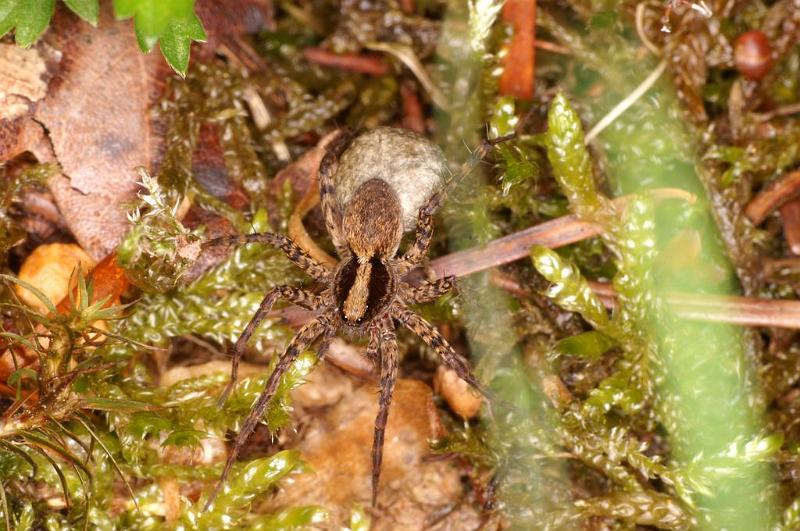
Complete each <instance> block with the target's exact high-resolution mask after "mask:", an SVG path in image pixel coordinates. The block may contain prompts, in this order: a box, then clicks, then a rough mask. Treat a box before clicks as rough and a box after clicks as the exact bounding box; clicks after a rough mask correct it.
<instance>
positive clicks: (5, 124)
mask: <svg viewBox="0 0 800 531" xmlns="http://www.w3.org/2000/svg"><path fill="white" fill-rule="evenodd" d="M104 7H105V9H103V10H102V13H101V17H100V22H99V24H98V28H92V27H91V26H90V25H88V24H86V23H85V22H82V21H80V20H79V19H78V18H77V17H76V16H75V15H73V14H72V13H70V12H69V11H68V10H66V9H64V8H62V7H59V9H57V10H56V14H55V16H54V20H53V24H52V28H53V29H51V30H50V31H48V32H47V33H46V34H45V36H44V38H43V39H42V40H41V41H40V42H39V43H38V44H37V46H36V47H34V48H32V49H30V50H22V49H19V48H17V47H16V46H14V45H3V46H2V47H0V72H3V76H4V77H0V109H2V111H0V162H4V161H8V160H10V159H12V158H14V157H16V156H18V155H20V154H21V153H24V152H26V151H27V152H31V153H33V154H34V156H36V158H37V159H38V160H39V162H45V161H47V162H49V161H53V160H55V161H57V162H58V163H59V164H60V165H61V168H62V170H63V173H62V174H60V175H57V176H55V177H54V178H52V179H51V182H50V189H51V191H52V193H53V196H54V197H55V200H56V203H57V205H58V207H59V209H60V210H61V212H62V214H63V216H64V219H65V221H66V223H67V225H68V227H69V229H70V230H71V231H72V233H73V235H74V236H75V238H76V240H77V241H78V243H79V244H80V245H81V246H82V247H83V248H84V249H86V250H87V251H88V252H89V254H90V255H91V256H92V257H93V258H94V259H96V260H99V259H100V258H102V257H104V256H106V255H107V254H108V253H110V252H111V251H112V250H113V249H114V248H115V247H116V245H117V244H118V243H119V241H120V239H121V238H122V237H123V236H124V234H125V233H126V231H127V230H128V220H127V215H126V214H127V210H128V209H129V208H130V205H131V203H132V202H133V201H134V200H135V198H136V192H137V188H138V187H137V181H138V175H137V173H136V171H135V169H136V168H137V167H138V166H144V167H145V168H147V169H148V170H150V171H151V172H155V170H156V169H157V166H158V163H159V158H160V156H161V153H162V152H163V150H164V145H163V127H162V124H159V123H156V122H155V121H154V119H153V118H152V113H151V110H152V109H153V106H154V105H155V103H156V102H157V101H158V100H159V98H161V96H162V95H163V91H164V80H165V79H166V77H167V76H169V75H171V73H170V71H169V69H168V67H167V66H166V63H165V62H164V60H163V58H161V57H160V55H159V54H158V53H150V54H142V53H141V51H140V50H139V48H138V45H137V42H136V37H135V33H134V31H133V27H132V23H131V21H126V22H121V21H116V20H114V17H113V15H112V13H111V8H110V5H109V4H104ZM197 9H198V12H199V13H200V16H201V18H202V20H203V22H204V24H206V27H207V30H208V36H209V41H210V42H209V44H207V45H206V46H205V47H195V52H197V53H196V54H195V57H193V60H195V59H197V58H201V59H202V58H205V59H207V60H211V59H212V58H213V57H214V52H215V50H216V48H217V46H222V45H223V44H224V43H226V42H229V41H230V42H234V41H237V39H238V38H239V36H240V35H241V34H243V33H248V32H254V31H258V30H260V29H262V28H263V27H264V26H265V25H268V24H269V23H270V21H271V20H272V15H271V7H270V4H269V2H267V1H265V0H250V1H248V2H233V1H227V2H212V1H210V0H206V1H201V2H198V6H197ZM237 42H238V41H237ZM240 44H241V43H240ZM239 47H240V48H241V46H239ZM6 63H8V64H9V66H8V67H7V68H3V65H5V64H6ZM201 141H202V139H201Z"/></svg>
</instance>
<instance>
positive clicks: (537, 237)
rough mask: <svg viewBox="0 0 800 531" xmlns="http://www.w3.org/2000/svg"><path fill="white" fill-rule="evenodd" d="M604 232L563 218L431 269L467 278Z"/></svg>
mask: <svg viewBox="0 0 800 531" xmlns="http://www.w3.org/2000/svg"><path fill="white" fill-rule="evenodd" d="M649 193H650V195H651V196H653V197H655V198H660V199H670V198H673V199H684V200H687V201H694V196H693V195H692V194H690V193H688V192H686V191H684V190H679V189H677V188H661V189H657V190H651V191H650V192H649ZM630 198H631V196H625V197H620V198H618V199H616V200H615V201H614V202H615V203H617V205H618V206H622V205H624V204H625V203H626V202H627V201H628V200H630ZM602 232H603V228H602V227H601V226H600V225H597V224H595V223H589V222H586V221H581V220H580V219H578V217H577V216H575V215H569V216H563V217H560V218H557V219H554V220H552V221H547V222H545V223H541V224H539V225H536V226H533V227H530V228H527V229H525V230H522V231H519V232H515V233H513V234H509V235H508V236H504V237H502V238H498V239H496V240H493V241H491V242H489V243H488V244H486V245H485V246H483V247H479V248H472V249H466V250H464V251H457V252H455V253H451V254H448V255H446V256H443V257H441V258H437V259H435V260H433V261H432V262H431V263H430V267H431V268H432V269H433V271H435V272H436V274H437V275H438V276H440V277H444V276H448V275H455V276H457V277H462V276H466V275H469V274H472V273H476V272H478V271H483V270H484V269H489V268H491V267H496V266H499V265H503V264H507V263H509V262H514V261H515V260H519V259H520V258H525V257H527V256H528V253H529V252H530V249H531V247H532V246H533V245H544V246H545V247H550V248H553V249H555V248H558V247H563V246H565V245H569V244H571V243H575V242H579V241H581V240H585V239H587V238H591V237H592V236H597V235H599V234H601V233H602Z"/></svg>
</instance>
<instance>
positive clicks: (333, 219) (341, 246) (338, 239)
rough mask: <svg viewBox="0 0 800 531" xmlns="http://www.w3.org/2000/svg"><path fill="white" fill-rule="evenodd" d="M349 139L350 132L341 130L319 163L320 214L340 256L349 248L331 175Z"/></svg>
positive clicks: (346, 253)
mask: <svg viewBox="0 0 800 531" xmlns="http://www.w3.org/2000/svg"><path fill="white" fill-rule="evenodd" d="M351 139H352V135H351V134H350V133H347V132H342V133H341V134H340V135H339V136H338V137H337V138H336V139H335V140H333V141H332V142H331V143H330V144H329V145H328V147H327V148H326V151H327V153H325V156H324V157H322V161H321V162H320V163H319V198H320V204H321V205H322V214H323V216H324V217H325V226H326V227H327V228H328V234H330V237H331V241H332V242H333V246H334V247H336V252H337V253H338V255H339V257H340V258H344V257H346V256H348V255H349V254H350V249H349V247H348V246H347V238H345V235H344V232H343V231H342V212H341V210H340V209H339V204H338V203H337V202H336V195H335V194H336V183H334V182H333V175H334V174H335V173H336V167H337V163H338V160H339V156H340V155H341V154H342V152H344V150H345V148H346V147H347V145H348V144H349V143H350V140H351Z"/></svg>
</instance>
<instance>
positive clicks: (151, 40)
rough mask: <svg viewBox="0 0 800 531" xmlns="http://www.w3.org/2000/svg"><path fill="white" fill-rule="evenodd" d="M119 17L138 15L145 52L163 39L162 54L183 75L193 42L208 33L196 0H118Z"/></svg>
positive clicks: (200, 39) (136, 18)
mask: <svg viewBox="0 0 800 531" xmlns="http://www.w3.org/2000/svg"><path fill="white" fill-rule="evenodd" d="M114 12H115V14H116V16H117V18H120V19H124V18H130V17H134V23H135V26H136V40H137V41H138V42H139V48H141V50H142V51H143V52H149V51H150V50H152V49H153V47H155V45H156V44H158V43H159V41H160V42H161V45H160V48H161V53H162V54H163V55H164V58H165V59H166V60H167V63H169V65H170V66H171V67H172V68H173V69H174V70H175V71H176V72H177V73H178V74H180V75H181V76H184V75H186V69H187V67H188V65H189V52H190V48H191V44H192V41H205V39H206V33H205V30H203V26H202V24H201V23H200V20H199V19H198V18H197V16H196V15H195V13H194V0H170V1H168V2H167V1H163V0H114Z"/></svg>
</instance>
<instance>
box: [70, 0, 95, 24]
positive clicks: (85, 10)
mask: <svg viewBox="0 0 800 531" xmlns="http://www.w3.org/2000/svg"><path fill="white" fill-rule="evenodd" d="M64 3H65V4H67V7H68V8H70V9H71V10H72V12H73V13H75V14H76V15H78V16H79V17H81V18H82V19H83V20H85V21H86V22H88V23H89V24H91V25H92V26H97V18H98V17H99V15H100V2H99V1H98V0H64Z"/></svg>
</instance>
